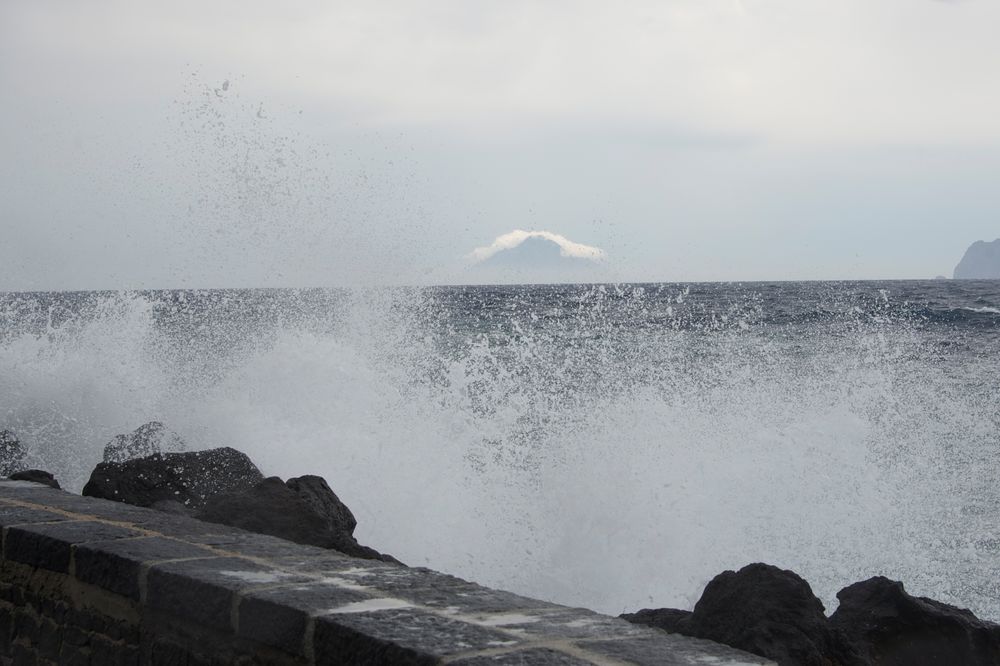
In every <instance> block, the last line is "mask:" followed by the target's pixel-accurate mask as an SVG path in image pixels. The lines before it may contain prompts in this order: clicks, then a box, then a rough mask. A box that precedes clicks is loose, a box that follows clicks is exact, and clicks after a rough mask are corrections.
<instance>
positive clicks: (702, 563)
mask: <svg viewBox="0 0 1000 666" xmlns="http://www.w3.org/2000/svg"><path fill="white" fill-rule="evenodd" d="M880 289H881V290H882V291H880ZM948 289H951V290H953V291H951V292H947V291H942V290H948ZM957 289H964V287H953V286H950V285H938V284H932V283H916V284H910V285H909V286H906V285H899V284H887V285H858V284H854V285H847V284H843V285H837V284H829V285H822V284H789V285H748V286H745V287H740V286H736V285H730V286H726V285H689V286H683V285H681V286H678V285H643V286H610V285H609V286H581V287H575V286H547V287H531V288H527V287H525V288H516V287H505V288H498V287H464V288H440V289H424V290H418V289H372V290H333V291H326V290H305V291H283V290H256V291H255V290H227V291H186V292H146V293H124V294H116V293H105V294H7V295H2V296H0V312H4V313H6V314H5V315H4V317H5V318H4V320H3V321H4V324H3V330H2V331H0V417H3V419H4V421H3V423H0V425H2V426H3V427H9V428H11V429H13V430H15V431H17V432H18V434H19V435H20V436H21V437H22V439H23V441H24V442H25V443H26V444H27V446H28V448H29V453H30V455H31V458H32V464H34V465H37V466H40V467H45V468H48V469H50V470H51V471H53V472H55V473H56V475H57V476H58V477H59V478H60V480H62V481H63V483H64V485H65V486H67V487H69V488H71V489H74V490H79V488H80V487H81V486H82V485H83V483H84V481H85V480H86V478H87V475H88V473H89V470H90V469H91V468H92V467H93V465H94V464H95V463H96V462H97V461H98V460H99V458H100V453H101V448H102V447H103V445H104V444H105V443H106V442H107V441H109V440H110V439H111V438H112V437H113V436H114V435H115V434H117V433H120V432H126V431H129V430H131V429H133V428H135V427H136V426H138V425H140V424H141V423H144V422H146V421H149V420H153V419H157V420H162V421H164V422H165V423H167V424H168V426H169V427H171V428H172V429H174V430H176V431H177V432H178V433H180V434H181V435H182V436H183V437H184V438H185V439H186V440H187V441H188V443H189V445H190V446H191V447H193V448H207V447H213V446H233V447H236V448H238V449H240V450H243V451H245V452H247V453H248V454H249V455H250V456H251V457H252V458H253V459H254V460H255V461H256V462H257V463H258V464H259V465H260V467H261V468H262V469H263V471H264V472H265V473H267V474H278V475H281V476H283V477H287V476H293V475H299V474H303V473H314V474H320V475H322V476H324V477H325V478H327V479H328V480H329V482H330V484H331V486H332V487H333V488H334V489H335V490H336V492H337V493H338V494H339V495H340V496H341V497H342V498H343V499H344V500H345V501H346V502H347V503H348V505H349V506H351V508H352V510H353V511H354V513H355V515H356V516H357V517H358V521H359V526H358V530H357V534H358V537H359V539H360V540H362V541H363V542H366V543H371V544H372V545H373V546H375V547H376V548H378V549H379V550H383V551H385V552H389V553H392V554H394V555H396V556H397V557H399V558H400V559H402V560H404V561H406V562H408V563H410V564H417V565H428V566H432V567H434V568H438V569H441V570H444V571H447V572H449V573H454V574H457V575H461V576H464V577H467V578H471V579H474V580H477V581H479V582H482V583H485V584H489V585H495V586H499V587H503V588H508V589H512V590H515V591H519V592H523V593H527V594H530V595H533V596H537V597H543V598H548V599H553V600H556V601H560V602H564V603H570V604H578V605H582V606H587V607H591V608H595V609H598V610H603V611H609V612H620V611H622V610H632V609H635V608H637V607H643V606H662V605H667V606H681V607H690V606H691V605H692V604H693V602H694V601H695V600H696V599H697V596H698V594H699V593H700V590H701V588H702V587H703V585H704V583H705V582H706V581H707V580H708V579H710V578H711V577H712V576H713V575H715V574H716V573H718V572H719V571H721V570H723V569H727V568H738V567H740V566H742V565H743V564H746V563H747V562H750V561H757V560H763V561H767V562H771V563H774V564H777V565H779V566H782V567H787V568H791V569H793V570H795V571H797V572H799V573H800V574H802V575H803V576H804V577H805V578H806V579H807V580H809V581H810V583H811V584H812V585H813V588H814V589H815V590H816V592H817V593H818V594H819V595H820V596H821V598H822V599H823V600H824V602H825V603H826V604H827V606H828V609H830V610H832V609H833V608H835V606H836V601H835V598H834V595H835V593H836V591H837V590H838V589H839V588H840V587H842V586H844V585H846V584H848V583H850V582H853V581H855V580H859V579H862V578H865V577H868V576H870V575H874V574H884V575H887V576H890V577H893V578H899V579H901V580H903V581H905V582H906V584H907V587H908V589H912V590H914V592H916V593H918V594H923V595H927V596H932V597H935V598H939V599H941V600H943V601H946V602H949V603H955V604H958V605H960V606H966V607H969V608H971V609H972V610H974V611H975V612H977V613H979V614H980V615H982V616H984V617H990V618H994V619H1000V607H998V606H997V604H996V598H997V590H996V587H995V586H996V583H995V582H994V581H995V577H994V576H993V575H992V573H991V572H992V571H994V570H995V569H996V566H997V563H998V558H1000V555H998V548H997V545H996V538H995V520H994V518H993V517H994V516H995V515H996V513H997V509H998V508H1000V497H998V491H997V490H995V489H996V488H997V487H998V485H997V483H996V481H997V478H996V477H997V470H996V469H995V465H993V463H992V461H993V460H994V458H995V455H996V453H997V451H996V449H997V442H998V432H1000V424H998V420H1000V418H998V414H997V412H996V408H995V405H996V404H997V397H998V387H997V379H996V377H995V373H993V372H990V371H989V370H988V368H987V367H986V366H985V365H984V359H988V358H990V353H991V352H992V353H995V351H996V349H997V338H996V319H995V316H994V315H991V314H990V313H988V312H970V311H967V310H963V309H962V308H963V307H964V304H965V303H966V302H978V301H975V300H974V299H973V300H971V301H970V298H971V297H970V296H968V295H966V294H964V293H961V292H960V293H958V294H957V295H956V293H955V291H954V290H957ZM907 290H908V291H907ZM897 293H899V295H894V294H897ZM904 294H908V295H904ZM994 296H995V295H993V294H985V295H984V294H976V295H975V298H976V299H980V300H981V299H983V298H987V299H989V298H993V297H994ZM956 300H957V301H958V302H952V301H956ZM993 302H995V301H993ZM977 307H982V306H977ZM989 317H994V318H993V319H992V320H991V319H988V318H989Z"/></svg>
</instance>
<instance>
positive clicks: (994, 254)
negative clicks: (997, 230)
mask: <svg viewBox="0 0 1000 666" xmlns="http://www.w3.org/2000/svg"><path fill="white" fill-rule="evenodd" d="M954 276H955V279H956V280H1000V238H998V239H996V240H995V241H992V242H986V241H976V242H975V243H973V244H972V245H970V246H969V249H968V250H966V251H965V256H963V257H962V260H961V261H959V262H958V265H957V266H955V273H954Z"/></svg>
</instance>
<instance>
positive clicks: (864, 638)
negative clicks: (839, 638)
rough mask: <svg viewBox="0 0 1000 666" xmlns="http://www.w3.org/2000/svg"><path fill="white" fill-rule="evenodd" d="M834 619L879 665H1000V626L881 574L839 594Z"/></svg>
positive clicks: (873, 661) (859, 647) (832, 621)
mask: <svg viewBox="0 0 1000 666" xmlns="http://www.w3.org/2000/svg"><path fill="white" fill-rule="evenodd" d="M837 598H838V599H839V600H840V606H839V607H838V608H837V611H836V612H835V613H834V614H833V615H832V616H831V617H830V623H831V624H832V625H833V626H834V627H836V628H837V629H839V630H840V631H841V632H843V634H844V635H846V636H847V637H848V639H849V640H850V641H851V642H852V643H853V644H854V645H855V646H856V647H857V649H858V650H859V651H860V652H861V653H862V655H863V656H864V658H865V660H866V661H865V663H868V664H873V665H878V666H932V665H936V664H963V665H964V666H979V665H982V666H987V665H988V664H992V665H995V664H1000V625H996V624H993V623H991V622H986V621H983V620H980V619H979V618H977V617H976V616H975V615H973V614H972V613H971V612H969V611H967V610H965V609H962V608H956V607H954V606H949V605H948V604H944V603H941V602H940V601H935V600H933V599H925V598H923V597H914V596H911V595H909V594H908V593H907V592H906V590H905V589H904V587H903V584H902V583H900V582H898V581H894V580H889V579H888V578H883V577H881V576H879V577H875V578H870V579H868V580H866V581H862V582H860V583H855V584H853V585H850V586H848V587H845V588H844V589H843V590H841V591H840V592H838V593H837Z"/></svg>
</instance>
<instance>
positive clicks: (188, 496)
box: [83, 447, 264, 510]
mask: <svg viewBox="0 0 1000 666" xmlns="http://www.w3.org/2000/svg"><path fill="white" fill-rule="evenodd" d="M263 478H264V475H263V474H261V473H260V470H259V469H257V467H256V466H255V465H254V464H253V462H251V460H250V458H248V457H247V456H246V454H244V453H241V452H240V451H237V450H236V449H231V448H229V447H225V448H219V449H209V450H207V451H191V452H185V453H155V454H153V455H151V456H146V457H145V458H135V459H133V460H127V461H125V462H102V463H98V465H97V467H96V468H94V471H93V472H92V473H91V475H90V480H89V481H88V482H87V485H85V486H84V487H83V494H84V495H87V496H90V497H100V498H103V499H109V500H115V501H118V502H125V503H127V504H134V505H136V506H153V505H154V504H156V503H157V502H166V501H174V502H178V503H180V504H181V505H183V506H185V507H188V508H190V509H194V510H197V509H199V508H201V506H202V505H204V503H205V501H206V500H207V499H208V498H210V497H212V496H214V495H218V494H220V493H229V492H234V491H239V490H245V489H248V488H252V487H254V486H255V485H256V484H258V483H260V481H261V480H262V479H263Z"/></svg>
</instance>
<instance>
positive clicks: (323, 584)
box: [0, 481, 772, 666]
mask: <svg viewBox="0 0 1000 666" xmlns="http://www.w3.org/2000/svg"><path fill="white" fill-rule="evenodd" d="M0 528H2V535H3V542H2V555H3V562H2V566H3V569H4V579H5V580H6V579H7V578H8V577H9V575H10V574H11V572H12V571H15V570H16V571H19V572H21V573H20V574H19V575H21V576H25V575H28V576H30V575H33V574H32V572H51V573H53V574H57V575H59V576H61V578H60V580H65V581H70V582H72V583H73V585H74V586H78V587H74V588H73V589H74V590H76V591H75V592H73V593H72V594H70V596H71V597H72V602H73V603H77V604H84V605H86V604H90V605H91V606H94V605H96V606H101V607H102V608H99V609H98V610H101V612H106V613H109V614H112V615H117V616H118V617H120V618H123V621H130V622H134V623H135V624H136V626H139V625H142V626H144V627H146V629H145V630H146V631H149V630H150V629H149V627H154V626H160V625H163V626H166V625H169V624H170V623H175V624H176V625H177V626H182V625H183V626H187V627H192V628H193V629H192V630H191V633H190V635H191V636H199V635H201V636H205V637H211V638H205V639H204V640H212V641H215V642H226V641H230V642H232V643H233V644H234V645H239V646H241V647H240V649H242V650H244V651H246V652H250V653H253V652H254V651H257V653H258V654H264V653H266V654H269V655H272V656H274V660H275V661H278V662H284V663H302V664H326V663H338V664H339V663H343V664H352V663H356V664H369V663H385V664H411V663H412V664H439V663H448V664H460V665H463V666H473V665H475V666H480V665H484V664H503V663H513V664H525V665H532V664H558V665H564V666H576V665H582V664H603V665H608V666H611V665H622V664H639V665H646V664H677V665H684V664H691V665H695V664H699V665H706V664H712V665H714V666H749V665H758V664H770V663H772V662H769V661H767V660H766V659H763V658H761V657H757V656H754V655H751V654H747V653H744V652H740V651H738V650H734V649H731V648H728V647H725V646H722V645H718V644H715V643H711V642H708V641H701V640H697V639H693V638H687V637H684V636H679V635H673V634H667V633H664V632H661V631H658V630H655V629H649V628H646V627H640V626H636V625H632V624H629V623H627V622H625V621H624V620H620V619H618V618H613V617H608V616H604V615H599V614H597V613H594V612H591V611H588V610H583V609H578V608H568V607H565V606H559V605H556V604H551V603H547V602H543V601H537V600H535V599H530V598H527V597H523V596H519V595H516V594H512V593H509V592H503V591H500V590H495V589H490V588H486V587H482V586H480V585H476V584H474V583H470V582H467V581H464V580H461V579H459V578H455V577H454V576H449V575H446V574H443V573H438V572H436V571H431V570H429V569H423V568H407V567H402V566H398V565H394V564H389V563H383V562H378V561H372V560H361V559H355V558H351V557H347V556H345V555H341V554H339V553H337V552H336V551H330V550H324V549H320V548H314V547H311V546H302V545H298V544H294V543H291V542H288V541H283V540H281V539H276V538H273V537H269V536H264V535H259V534H251V533H248V532H245V531H242V530H239V529H235V528H230V527H226V526H223V525H215V524H211V523H205V522H201V521H198V520H194V519H192V518H187V517H183V516H176V515H171V514H166V513H161V512H158V511H154V510H151V509H143V508H140V507H134V506H129V505H126V504H120V503H116V502H109V501H105V500H98V499H93V498H89V497H81V496H79V495H73V494H70V493H66V492H63V491H59V490H54V489H52V488H48V487H46V486H42V485H39V484H34V483H28V482H11V481H3V482H0ZM24 572H28V573H27V574H26V573H24ZM64 587H65V586H64ZM67 589H68V588H67ZM80 590H83V591H84V592H86V591H88V590H92V591H93V594H89V593H84V592H80ZM66 594H69V593H68V592H67V593H66ZM154 619H155V622H154V621H153V620H154ZM199 632H202V633H199ZM279 657H280V659H279ZM286 658H287V659H286ZM140 661H142V660H140ZM263 663H273V662H268V661H267V660H265V661H264V662H263Z"/></svg>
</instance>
